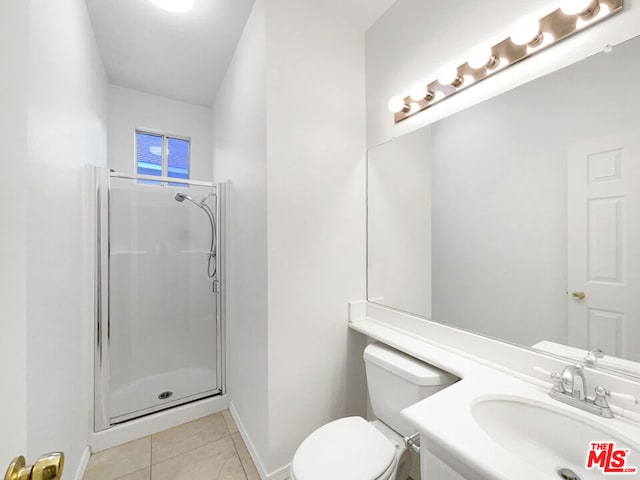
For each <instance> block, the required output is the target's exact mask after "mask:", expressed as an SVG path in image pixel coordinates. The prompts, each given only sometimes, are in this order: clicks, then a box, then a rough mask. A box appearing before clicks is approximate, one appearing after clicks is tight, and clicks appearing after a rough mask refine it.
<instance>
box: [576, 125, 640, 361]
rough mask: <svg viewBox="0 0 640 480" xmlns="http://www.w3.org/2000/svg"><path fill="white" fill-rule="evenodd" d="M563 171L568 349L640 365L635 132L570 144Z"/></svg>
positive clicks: (639, 198) (639, 152) (639, 156)
mask: <svg viewBox="0 0 640 480" xmlns="http://www.w3.org/2000/svg"><path fill="white" fill-rule="evenodd" d="M567 173H568V199H567V203H568V232H567V233H568V236H567V242H568V245H567V247H568V262H569V263H568V282H569V284H568V297H569V298H568V302H569V305H568V314H569V345H571V346H574V347H579V348H584V349H592V348H601V349H602V350H604V352H605V354H607V355H613V356H616V357H623V358H627V359H629V360H634V361H640V132H628V133H621V134H616V135H611V136H607V137H602V138H597V139H592V140H589V141H586V142H582V143H579V144H575V145H572V146H570V147H569V158H568V172H567ZM582 294H584V298H581V297H582Z"/></svg>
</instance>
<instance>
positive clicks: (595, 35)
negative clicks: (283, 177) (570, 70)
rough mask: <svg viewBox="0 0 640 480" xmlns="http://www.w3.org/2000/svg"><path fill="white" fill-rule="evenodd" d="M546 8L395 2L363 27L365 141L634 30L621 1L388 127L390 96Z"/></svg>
mask: <svg viewBox="0 0 640 480" xmlns="http://www.w3.org/2000/svg"><path fill="white" fill-rule="evenodd" d="M554 8H557V1H555V0H521V1H518V2H513V1H510V0H486V1H482V2H478V1H474V0H452V1H448V2H425V1H423V0H397V2H396V3H395V4H394V5H393V6H392V7H391V9H389V11H388V12H387V13H386V14H385V15H383V16H382V18H381V19H380V20H379V21H378V22H377V23H376V24H375V25H374V26H373V27H372V28H370V29H369V31H368V32H367V144H368V145H369V146H374V145H378V144H380V143H382V142H384V141H386V140H389V139H390V138H391V137H397V136H400V135H402V134H403V133H406V132H409V131H412V130H414V129H416V128H419V127H421V126H424V125H427V124H429V123H432V122H434V121H436V120H438V119H440V118H444V117H446V116H447V115H450V114H451V113H454V112H457V111H459V110H461V109H463V108H466V107H468V106H469V105H473V104H475V103H478V102H481V101H483V100H484V99H486V98H488V97H491V96H494V95H497V94H499V93H502V92H504V91H506V90H508V89H510V88H513V87H515V86H517V85H520V84H522V83H525V82H527V81H529V80H531V79H533V78H537V77H539V76H541V75H544V74H546V73H549V72H551V71H554V70H557V69H558V68H561V67H563V66H566V65H569V64H571V63H573V62H575V61H578V60H580V59H583V58H586V57H587V56H590V55H592V54H593V53H595V52H597V51H599V50H602V49H603V48H604V47H605V46H606V45H607V44H612V45H616V44H618V43H620V42H621V41H624V40H627V39H629V38H631V37H633V36H636V35H638V34H639V33H640V5H638V4H637V2H625V11H624V12H623V13H622V14H619V15H617V16H615V17H613V18H610V19H608V20H606V21H605V22H604V23H602V24H600V25H597V26H595V27H593V28H591V29H589V30H588V31H587V32H586V33H581V34H578V35H575V36H574V37H572V38H570V39H568V40H565V41H563V42H561V43H559V44H557V45H555V46H554V47H553V48H550V49H548V50H546V51H544V52H541V53H540V54H538V55H535V56H533V57H531V58H530V59H528V60H526V61H524V62H521V63H519V64H518V65H515V66H513V67H510V68H509V69H508V70H507V71H504V72H501V73H500V74H499V75H496V76H494V77H492V78H491V79H489V80H487V81H485V82H481V83H479V84H477V85H475V86H473V87H472V88H469V89H467V90H465V91H464V92H461V93H459V94H457V95H455V96H454V97H452V98H449V99H447V101H445V102H442V103H441V104H438V105H436V106H434V107H432V108H430V109H429V110H427V111H425V112H422V113H420V114H418V115H415V116H414V117H412V118H411V119H408V120H406V121H404V122H401V123H399V124H397V125H394V123H393V115H392V114H391V113H390V112H389V110H388V109H387V102H388V100H389V98H390V97H391V96H393V95H403V94H407V93H408V91H409V88H410V87H411V85H412V84H413V83H415V82H417V81H420V80H425V81H431V80H433V79H434V78H436V76H437V72H438V70H439V68H440V67H441V66H442V65H444V64H445V63H450V62H453V63H456V64H461V63H464V62H465V61H466V60H467V58H466V57H467V55H468V52H469V51H470V50H471V49H472V48H473V46H474V45H476V44H477V43H480V42H482V41H488V42H490V43H496V42H498V41H500V40H503V39H504V38H506V37H508V36H509V33H510V31H511V27H512V25H513V23H515V21H516V20H517V19H518V18H520V17H521V16H522V15H524V14H529V13H531V14H541V15H543V14H546V13H548V12H550V11H552V10H553V9H554Z"/></svg>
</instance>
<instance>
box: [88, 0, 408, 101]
mask: <svg viewBox="0 0 640 480" xmlns="http://www.w3.org/2000/svg"><path fill="white" fill-rule="evenodd" d="M291 1H297V0H291ZM315 1H318V2H323V4H324V6H325V7H327V8H330V9H331V10H333V11H334V12H335V14H336V15H339V16H342V17H343V18H344V19H346V20H347V21H348V22H350V23H352V24H353V25H354V27H356V28H358V29H360V30H362V31H363V32H364V31H365V30H366V29H368V28H369V26H371V25H372V24H373V23H374V22H375V21H376V20H377V19H378V18H379V17H380V16H381V15H382V14H383V13H384V12H385V11H386V10H387V9H388V8H389V7H390V6H391V5H392V4H393V3H395V1H396V0H315ZM253 2H254V0H196V2H195V6H194V8H193V10H191V11H190V12H187V13H183V14H175V13H169V12H165V11H164V10H161V9H159V8H158V7H156V6H155V5H153V4H152V3H151V2H149V0H86V3H87V6H88V8H89V15H90V16H91V22H92V24H93V29H94V32H95V35H96V40H97V42H98V46H99V48H100V51H101V53H102V59H103V61H104V64H105V68H106V70H107V73H108V75H109V81H110V82H111V83H113V84H115V85H120V86H123V87H127V88H132V89H135V90H140V91H144V92H148V93H152V94H155V95H160V96H163V97H168V98H173V99H175V100H181V101H183V102H189V103H194V104H198V105H205V106H210V105H211V104H212V103H213V99H214V96H215V93H216V91H217V90H218V87H219V85H220V83H221V82H222V79H223V78H224V74H225V71H226V69H227V66H228V65H229V62H230V61H231V57H232V56H233V52H234V51H235V48H236V45H237V43H238V40H239V38H240V36H241V34H242V29H243V28H244V24H245V22H246V20H247V18H248V16H249V13H250V11H251V7H252V6H253Z"/></svg>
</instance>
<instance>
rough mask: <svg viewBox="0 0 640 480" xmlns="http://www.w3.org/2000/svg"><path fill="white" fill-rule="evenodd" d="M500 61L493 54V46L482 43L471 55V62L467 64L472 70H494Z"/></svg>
mask: <svg viewBox="0 0 640 480" xmlns="http://www.w3.org/2000/svg"><path fill="white" fill-rule="evenodd" d="M499 61H500V59H499V58H497V57H496V56H495V55H494V54H493V52H492V51H491V46H490V45H489V44H488V43H481V44H479V45H476V46H475V47H474V49H473V50H471V54H470V55H469V61H468V62H467V63H468V64H469V66H470V67H471V68H475V69H478V68H484V67H487V68H494V67H496V65H497V64H498V62H499Z"/></svg>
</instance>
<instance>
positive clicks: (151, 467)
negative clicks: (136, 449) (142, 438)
mask: <svg viewBox="0 0 640 480" xmlns="http://www.w3.org/2000/svg"><path fill="white" fill-rule="evenodd" d="M149 448H150V449H151V451H150V452H149V480H152V479H153V435H149Z"/></svg>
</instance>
